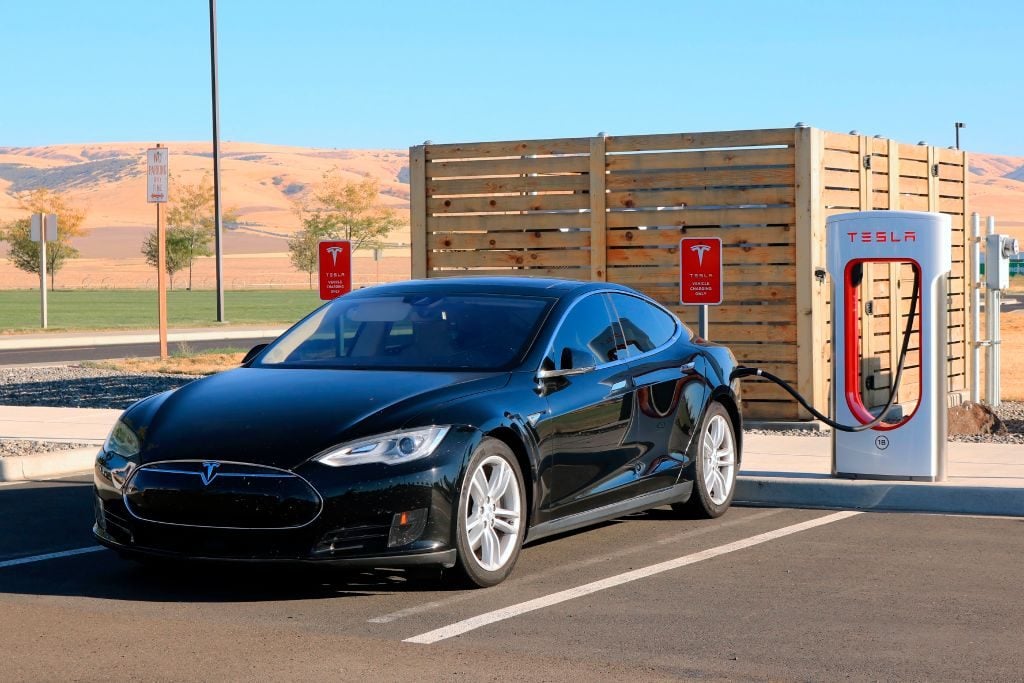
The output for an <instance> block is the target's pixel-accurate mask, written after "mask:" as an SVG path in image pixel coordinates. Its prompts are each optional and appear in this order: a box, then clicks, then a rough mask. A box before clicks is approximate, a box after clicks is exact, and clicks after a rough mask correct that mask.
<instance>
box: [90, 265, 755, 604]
mask: <svg viewBox="0 0 1024 683" xmlns="http://www.w3.org/2000/svg"><path fill="white" fill-rule="evenodd" d="M734 366H735V359H734V358H733V356H732V354H731V353H730V352H729V350H728V349H726V348H724V347H721V346H716V345H713V344H710V343H708V342H705V341H703V340H701V339H698V338H695V337H694V335H693V334H691V332H690V331H689V330H688V329H687V328H686V327H685V326H684V325H683V324H682V323H681V322H680V321H679V320H678V319H677V318H676V317H675V316H674V315H673V314H672V313H671V312H670V311H668V310H667V309H665V308H664V307H662V306H661V305H659V304H658V303H656V302H655V301H653V300H651V299H649V298H647V297H646V296H643V295H642V294H639V293H637V292H635V291H633V290H631V289H629V288H627V287H623V286H619V285H613V284H608V283H598V282H576V281H570V280H553V279H533V278H493V279H489V278H488V279H485V278H452V279H436V280H427V281H413V282H403V283H397V284H389V285H382V286H377V287H372V288H367V289H363V290H359V291H356V292H353V293H351V294H348V295H346V296H343V297H341V298H339V299H337V300H335V301H333V302H330V303H328V304H325V305H323V306H321V307H320V308H318V309H317V310H316V311H314V312H313V313H312V314H310V315H309V316H308V317H306V318H305V319H303V320H301V321H300V322H299V323H297V324H296V325H295V326H293V327H292V328H291V329H290V330H288V331H287V332H285V333H284V334H283V335H281V336H280V337H279V338H278V339H277V340H275V341H274V342H273V343H271V344H270V345H267V346H262V345H261V346H260V347H256V348H254V349H253V350H252V351H250V353H249V354H248V355H247V357H246V359H245V360H244V362H243V363H242V366H241V367H239V368H237V369H234V370H230V371H227V372H222V373H219V374H216V375H213V376H210V377H207V378H204V379H200V380H197V381H194V382H192V383H190V384H187V385H185V386H183V387H181V388H180V389H177V390H176V391H170V392H166V393H162V394H157V395H155V396H150V397H149V398H146V399H144V400H142V401H139V402H138V403H136V404H134V405H132V406H131V407H129V408H128V409H127V410H126V411H125V412H124V413H123V415H121V417H120V419H119V420H118V421H117V423H116V425H115V426H114V428H113V430H112V431H111V433H110V436H109V438H108V439H107V440H106V443H105V444H104V445H103V447H102V449H101V451H100V453H99V455H98V456H97V460H96V465H95V477H94V479H95V493H96V495H95V516H96V520H95V526H94V527H93V532H94V534H95V536H96V538H97V539H98V540H99V542H101V543H103V544H104V545H106V546H108V547H110V548H113V549H115V550H117V551H119V552H120V553H121V554H122V555H124V556H127V557H130V558H134V559H141V560H153V559H157V560H159V559H161V558H177V559H189V560H192V559H212V560H236V561H262V562H272V561H290V562H296V561H298V562H319V563H337V564H342V565H350V566H364V567H376V568H395V567H411V566H435V567H436V566H441V567H444V568H446V572H447V573H446V576H450V575H454V576H457V577H460V578H461V579H462V580H463V581H465V582H466V583H467V584H468V585H476V586H489V585H493V584H496V583H498V582H500V581H502V580H503V579H504V578H505V577H506V576H508V574H509V573H510V571H511V570H512V567H513V566H514V565H515V562H516V559H517V557H518V555H519V552H520V548H521V547H522V546H523V544H524V543H526V542H530V541H534V540H536V539H539V538H542V537H545V536H550V535H552V534H556V533H561V532H564V531H568V530H570V529H576V528H579V527H583V526H586V525H591V524H594V523H596V522H600V521H603V520H608V519H611V518H614V517H618V516H621V515H624V514H628V513H632V512H637V511H641V510H645V509H648V508H652V507H657V506H662V505H671V506H672V508H673V509H674V510H677V511H678V512H679V513H680V514H683V515H688V516H702V517H717V516H719V515H721V514H723V513H724V512H725V511H726V509H727V508H728V507H729V504H730V502H731V500H732V496H733V491H734V487H735V481H736V474H737V471H738V469H739V465H740V453H741V443H740V438H741V435H742V429H741V415H740V408H739V401H738V397H737V390H736V387H735V386H732V385H730V382H729V377H730V373H731V371H732V369H733V367H734Z"/></svg>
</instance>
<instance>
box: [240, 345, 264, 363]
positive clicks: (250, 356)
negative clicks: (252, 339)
mask: <svg viewBox="0 0 1024 683" xmlns="http://www.w3.org/2000/svg"><path fill="white" fill-rule="evenodd" d="M267 346H269V344H257V345H256V346H254V347H252V348H251V349H249V353H247V354H245V358H243V359H242V365H248V364H249V362H250V361H251V360H252V359H253V358H255V357H256V356H258V355H259V353H260V351H262V350H263V349H265V348H267Z"/></svg>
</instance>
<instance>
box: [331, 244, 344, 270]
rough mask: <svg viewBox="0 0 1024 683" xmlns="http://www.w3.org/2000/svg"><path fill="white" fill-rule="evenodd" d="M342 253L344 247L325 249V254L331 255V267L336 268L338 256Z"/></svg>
mask: <svg viewBox="0 0 1024 683" xmlns="http://www.w3.org/2000/svg"><path fill="white" fill-rule="evenodd" d="M342 251H345V248H344V247H327V253H328V254H330V255H331V265H333V266H335V267H337V265H338V254H339V253H340V252H342Z"/></svg>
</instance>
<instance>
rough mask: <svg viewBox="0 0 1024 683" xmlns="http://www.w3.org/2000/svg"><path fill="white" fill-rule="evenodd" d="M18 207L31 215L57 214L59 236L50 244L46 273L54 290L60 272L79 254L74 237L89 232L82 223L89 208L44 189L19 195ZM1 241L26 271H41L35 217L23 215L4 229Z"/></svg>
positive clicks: (10, 255)
mask: <svg viewBox="0 0 1024 683" xmlns="http://www.w3.org/2000/svg"><path fill="white" fill-rule="evenodd" d="M17 199H18V206H19V207H20V208H21V209H23V210H24V211H26V212H27V213H29V214H33V213H43V214H50V213H55V214H57V239H56V241H53V242H47V243H46V272H48V273H49V274H50V289H54V288H55V286H56V275H57V271H59V270H60V269H61V268H63V267H64V264H65V263H66V262H67V261H68V260H69V259H73V258H76V257H77V256H78V250H77V249H75V248H74V247H73V246H71V239H72V238H74V237H81V236H82V235H85V234H86V231H85V229H84V228H82V223H83V222H84V221H85V211H84V210H83V209H79V208H76V207H73V206H72V205H71V203H70V202H69V200H68V198H67V195H65V194H62V193H60V192H57V191H56V190H48V189H45V188H40V189H37V190H31V191H29V192H25V193H22V194H20V195H17ZM0 240H4V241H6V242H7V243H8V244H9V245H10V253H9V256H8V257H9V258H10V259H11V262H12V263H14V266H15V267H16V268H18V269H19V270H23V271H25V272H26V273H37V274H38V273H39V249H40V247H39V242H33V241H32V219H31V218H30V217H28V218H19V219H17V220H14V221H11V222H10V223H8V224H7V225H6V226H4V227H3V229H2V230H0Z"/></svg>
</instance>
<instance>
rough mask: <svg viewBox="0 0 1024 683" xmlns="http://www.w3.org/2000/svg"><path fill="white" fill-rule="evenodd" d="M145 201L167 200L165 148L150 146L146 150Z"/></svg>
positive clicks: (161, 201)
mask: <svg viewBox="0 0 1024 683" xmlns="http://www.w3.org/2000/svg"><path fill="white" fill-rule="evenodd" d="M146 177H147V178H148V180H149V182H148V183H147V184H146V201H147V202H149V203H150V204H162V203H164V202H166V201H167V148H166V147H151V148H150V149H147V150H146Z"/></svg>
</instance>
